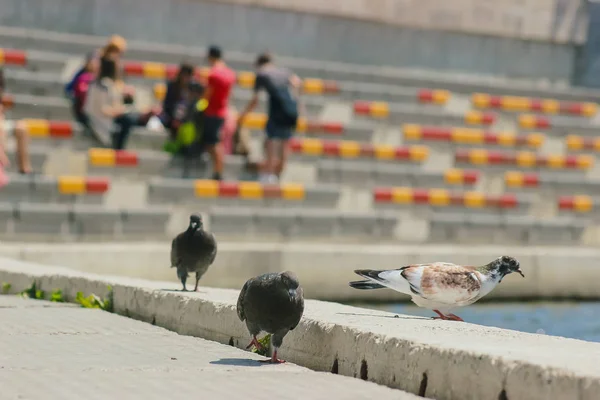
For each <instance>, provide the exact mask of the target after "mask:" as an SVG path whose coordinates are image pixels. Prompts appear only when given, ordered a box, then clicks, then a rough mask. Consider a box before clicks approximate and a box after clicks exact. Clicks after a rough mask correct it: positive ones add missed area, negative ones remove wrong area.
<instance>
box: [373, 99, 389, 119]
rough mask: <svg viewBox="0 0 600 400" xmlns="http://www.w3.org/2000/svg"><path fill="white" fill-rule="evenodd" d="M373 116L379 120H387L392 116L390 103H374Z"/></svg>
mask: <svg viewBox="0 0 600 400" xmlns="http://www.w3.org/2000/svg"><path fill="white" fill-rule="evenodd" d="M370 110H371V116H373V117H377V118H386V117H388V116H389V115H390V107H389V105H388V103H384V102H378V101H376V102H373V103H371V107H370Z"/></svg>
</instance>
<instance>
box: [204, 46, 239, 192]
mask: <svg viewBox="0 0 600 400" xmlns="http://www.w3.org/2000/svg"><path fill="white" fill-rule="evenodd" d="M207 58H208V63H209V64H210V71H209V73H208V78H207V82H206V89H205V91H204V96H203V99H204V100H206V101H207V102H208V105H207V107H206V109H205V110H204V130H203V132H202V146H203V148H204V149H206V151H208V153H209V154H210V156H211V157H212V160H213V176H212V179H215V180H221V179H223V157H224V156H223V149H222V146H221V143H220V142H221V140H220V137H219V132H220V131H221V127H222V126H223V123H224V122H225V117H226V116H227V108H228V105H229V96H230V94H231V88H232V87H233V85H234V84H235V81H236V77H235V72H234V71H233V70H231V69H230V68H229V67H228V66H227V65H226V64H225V62H224V61H223V53H222V51H221V48H219V47H217V46H211V47H210V48H209V49H208V57H207Z"/></svg>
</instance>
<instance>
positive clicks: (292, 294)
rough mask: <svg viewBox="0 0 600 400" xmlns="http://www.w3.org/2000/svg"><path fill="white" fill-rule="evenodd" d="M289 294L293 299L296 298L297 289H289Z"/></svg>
mask: <svg viewBox="0 0 600 400" xmlns="http://www.w3.org/2000/svg"><path fill="white" fill-rule="evenodd" d="M288 293H289V295H290V297H292V298H294V297H296V289H289V290H288Z"/></svg>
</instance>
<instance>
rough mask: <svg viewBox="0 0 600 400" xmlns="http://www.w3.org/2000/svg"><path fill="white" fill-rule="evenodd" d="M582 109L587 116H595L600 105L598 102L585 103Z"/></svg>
mask: <svg viewBox="0 0 600 400" xmlns="http://www.w3.org/2000/svg"><path fill="white" fill-rule="evenodd" d="M581 111H582V114H583V115H585V116H586V117H593V116H594V115H596V114H597V113H598V105H597V104H596V103H585V104H584V105H583V109H582V110H581Z"/></svg>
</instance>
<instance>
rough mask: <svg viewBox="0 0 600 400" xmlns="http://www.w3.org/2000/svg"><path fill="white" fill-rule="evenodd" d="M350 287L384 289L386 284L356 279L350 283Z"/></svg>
mask: <svg viewBox="0 0 600 400" xmlns="http://www.w3.org/2000/svg"><path fill="white" fill-rule="evenodd" d="M349 285H350V287H353V288H354V289H361V290H368V289H383V288H384V287H385V286H383V285H380V284H379V283H375V282H373V281H354V282H350V283H349Z"/></svg>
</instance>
